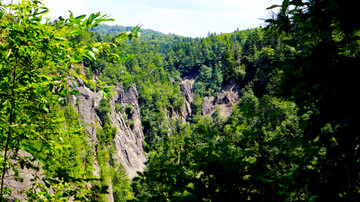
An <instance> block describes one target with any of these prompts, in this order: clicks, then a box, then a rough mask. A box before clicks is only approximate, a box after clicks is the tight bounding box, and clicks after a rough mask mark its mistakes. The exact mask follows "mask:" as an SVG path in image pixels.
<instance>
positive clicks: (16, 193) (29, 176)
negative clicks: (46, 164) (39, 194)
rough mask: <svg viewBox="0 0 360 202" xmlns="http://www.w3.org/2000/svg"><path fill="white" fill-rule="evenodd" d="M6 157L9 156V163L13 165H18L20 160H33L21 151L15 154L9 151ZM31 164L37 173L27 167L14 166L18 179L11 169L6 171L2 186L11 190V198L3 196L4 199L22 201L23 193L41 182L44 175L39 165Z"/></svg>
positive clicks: (24, 194) (24, 195) (36, 163)
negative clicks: (36, 168)
mask: <svg viewBox="0 0 360 202" xmlns="http://www.w3.org/2000/svg"><path fill="white" fill-rule="evenodd" d="M2 154H3V153H2ZM8 155H9V156H11V158H10V162H11V163H12V164H13V165H16V164H18V162H19V161H20V160H29V159H33V158H34V157H33V156H32V155H31V154H30V153H28V152H26V151H23V150H19V152H18V153H16V154H15V153H14V152H13V151H11V152H10V153H8ZM31 164H32V165H33V166H35V167H38V168H39V170H38V171H37V170H35V169H30V168H27V167H23V168H21V167H20V166H15V167H16V169H17V170H18V177H17V176H16V175H15V172H14V171H13V170H12V169H9V170H8V172H7V173H6V175H5V178H4V186H5V187H8V188H10V189H11V196H9V195H4V198H6V199H7V200H10V201H16V200H19V201H24V200H25V198H26V193H25V191H26V190H28V189H29V188H30V187H32V185H33V184H34V183H41V182H42V178H44V176H45V175H44V171H43V170H42V169H41V166H40V164H39V163H38V162H37V161H34V162H32V163H31Z"/></svg>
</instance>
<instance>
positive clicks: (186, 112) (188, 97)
mask: <svg viewBox="0 0 360 202" xmlns="http://www.w3.org/2000/svg"><path fill="white" fill-rule="evenodd" d="M194 82H195V78H184V80H183V81H181V82H180V84H179V86H180V91H181V94H182V96H183V97H184V106H183V108H182V110H181V120H182V121H183V122H185V121H186V120H187V118H188V117H189V116H190V115H191V103H193V101H194V93H193V90H192V89H193V85H194Z"/></svg>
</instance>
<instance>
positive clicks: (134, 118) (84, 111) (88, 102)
mask: <svg viewBox="0 0 360 202" xmlns="http://www.w3.org/2000/svg"><path fill="white" fill-rule="evenodd" d="M70 85H72V86H76V89H77V90H78V91H79V92H80V94H79V95H71V96H70V99H69V101H70V103H71V104H72V105H74V107H75V109H76V110H77V112H78V113H79V115H80V116H81V119H82V120H83V124H84V128H85V129H86V131H87V133H88V134H89V138H90V139H91V141H92V143H93V145H94V150H95V154H96V151H97V145H98V140H97V134H96V127H101V120H100V118H99V116H98V115H97V114H96V110H95V109H96V106H97V105H98V104H99V103H100V102H101V100H102V99H103V98H102V96H101V94H100V92H93V91H91V90H90V89H89V88H87V87H86V86H85V85H83V82H81V80H79V81H78V82H76V83H75V82H73V83H70ZM113 91H114V92H116V94H112V96H111V98H110V106H111V112H110V117H111V118H110V120H111V125H112V126H113V127H116V128H117V132H116V135H115V137H114V139H113V144H114V145H115V148H116V154H115V158H116V159H117V160H118V162H119V163H121V164H122V165H123V166H124V168H125V170H126V172H127V174H128V177H129V178H132V177H134V176H135V175H136V172H137V171H143V169H144V167H145V164H144V163H145V162H146V156H145V154H144V152H143V146H144V134H143V132H142V126H141V119H140V114H139V104H138V100H137V91H136V86H135V85H132V86H130V87H129V89H128V90H127V91H126V92H125V91H124V90H123V87H122V85H121V84H118V85H117V87H116V88H114V89H113ZM116 107H121V108H123V109H126V108H129V107H130V108H131V114H126V110H119V111H118V110H116ZM124 111H125V113H124ZM124 116H125V117H124ZM129 123H130V124H129ZM94 162H95V166H94V167H95V171H94V174H95V175H98V176H99V166H98V163H97V160H96V156H94Z"/></svg>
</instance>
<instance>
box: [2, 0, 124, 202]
mask: <svg viewBox="0 0 360 202" xmlns="http://www.w3.org/2000/svg"><path fill="white" fill-rule="evenodd" d="M47 12H48V9H47V8H46V7H45V6H44V5H43V4H42V3H41V1H35V0H34V1H25V0H24V1H21V2H20V3H16V4H15V3H14V4H5V3H3V2H1V3H0V40H1V41H0V139H1V142H2V143H3V144H1V145H0V151H4V153H1V155H0V157H1V160H0V169H1V193H0V197H1V198H2V197H3V196H4V194H5V193H7V194H8V193H9V192H7V189H6V188H5V186H4V176H5V174H6V173H7V171H8V170H9V169H15V167H14V166H13V165H12V164H11V163H10V161H9V158H11V156H10V151H12V152H15V153H16V152H17V151H18V150H19V149H23V150H25V151H28V152H29V153H31V154H33V155H34V156H35V158H36V159H37V160H38V161H40V162H46V165H51V164H52V163H53V161H56V160H59V158H58V157H59V155H60V156H61V153H62V152H63V151H64V150H66V147H63V145H61V140H64V139H65V137H64V135H65V134H67V133H71V130H66V129H64V124H63V123H65V120H64V116H63V115H61V113H56V112H58V111H56V110H55V109H56V108H58V107H59V105H60V104H62V103H63V101H64V99H65V97H66V95H67V94H68V93H76V92H75V91H71V90H70V89H69V88H68V84H67V78H68V76H70V75H71V74H72V73H74V74H73V76H75V77H76V76H77V74H76V73H75V72H72V68H71V67H72V64H74V63H79V62H81V61H82V60H83V59H84V58H88V59H90V60H94V59H95V58H96V55H97V54H98V53H99V52H101V51H105V50H106V49H108V48H109V47H110V44H111V43H86V44H85V43H79V37H82V36H85V35H84V33H86V32H87V31H88V30H89V29H90V28H92V27H95V26H97V25H99V24H100V22H104V21H109V20H111V19H109V18H108V16H106V15H100V13H96V14H91V15H89V16H88V17H86V15H81V16H78V17H75V16H73V14H72V13H71V12H70V18H69V19H64V18H61V17H60V18H59V20H57V21H56V22H54V23H51V22H49V21H46V22H45V23H43V16H44V14H46V13H47ZM128 36H129V35H126V36H124V35H121V36H118V37H115V40H121V39H124V37H128ZM112 44H113V45H115V44H114V43H112ZM111 56H112V57H119V56H117V55H115V54H111ZM67 124H70V123H67ZM68 128H70V126H69V125H68ZM29 143H36V144H35V145H32V144H29ZM40 148H41V149H40ZM24 161H25V160H24V159H23V160H22V161H21V162H24ZM23 166H24V164H21V167H23ZM26 166H28V167H29V168H31V164H26ZM56 175H57V176H56ZM56 175H55V176H52V177H58V179H60V181H61V179H62V180H63V181H62V183H64V187H63V188H64V190H63V191H65V192H68V193H67V195H65V194H64V195H54V198H53V199H52V200H60V198H61V197H64V198H66V197H70V196H69V194H70V195H75V198H76V199H78V197H80V198H81V197H83V199H85V198H84V197H85V196H84V195H85V194H86V193H88V192H83V193H81V189H77V188H75V187H80V188H81V187H83V188H85V186H84V184H83V183H81V182H80V183H79V181H76V180H75V181H74V180H70V181H69V179H74V178H73V177H70V178H66V176H68V174H66V173H62V172H60V173H57V174H56ZM71 186H74V188H73V191H74V192H71V191H70V190H69V188H70V187H71ZM60 187H61V186H60ZM86 189H89V188H86ZM84 190H85V189H84ZM88 191H90V190H88ZM59 193H60V192H59ZM32 196H36V194H35V195H32ZM47 196H49V197H50V196H51V195H47ZM56 197H59V198H58V199H56ZM48 199H49V200H50V199H51V197H50V198H48Z"/></svg>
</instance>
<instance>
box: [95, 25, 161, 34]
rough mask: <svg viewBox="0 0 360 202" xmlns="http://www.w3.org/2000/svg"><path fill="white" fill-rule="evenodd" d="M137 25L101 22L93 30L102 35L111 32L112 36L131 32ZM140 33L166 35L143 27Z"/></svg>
mask: <svg viewBox="0 0 360 202" xmlns="http://www.w3.org/2000/svg"><path fill="white" fill-rule="evenodd" d="M134 28H135V27H131V26H121V25H106V24H101V25H99V26H97V27H94V28H92V29H91V31H94V32H98V33H100V34H102V35H107V34H109V35H110V36H112V37H113V36H115V35H117V34H120V33H123V32H131V31H132V30H133V29H134ZM140 33H141V34H142V35H149V34H151V35H165V34H164V33H161V32H158V31H155V30H152V29H141V31H140Z"/></svg>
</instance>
